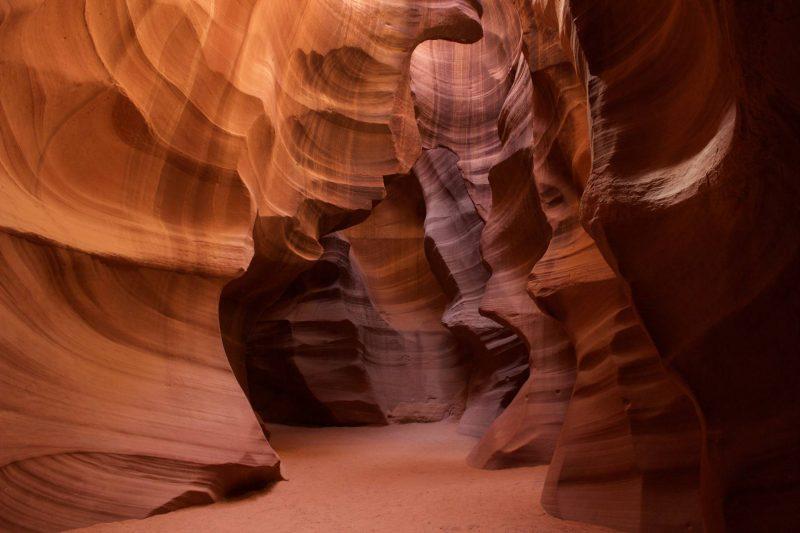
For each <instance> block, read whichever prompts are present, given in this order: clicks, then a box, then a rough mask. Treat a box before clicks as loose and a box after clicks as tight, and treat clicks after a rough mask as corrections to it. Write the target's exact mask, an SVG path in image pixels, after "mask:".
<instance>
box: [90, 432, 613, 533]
mask: <svg viewBox="0 0 800 533" xmlns="http://www.w3.org/2000/svg"><path fill="white" fill-rule="evenodd" d="M270 430H271V431H272V436H271V438H270V442H271V443H272V444H273V446H274V447H275V449H276V450H277V451H278V453H280V455H281V458H282V471H283V475H284V477H286V478H287V481H283V482H280V483H277V484H275V485H274V486H273V487H272V488H270V489H269V490H267V491H264V492H260V493H254V494H251V495H249V496H246V497H243V498H240V499H237V500H234V501H227V502H222V503H218V504H214V505H208V506H203V507H193V508H189V509H183V510H180V511H176V512H173V513H170V514H165V515H160V516H154V517H151V518H148V519H146V520H128V521H124V522H117V523H112V524H102V525H98V526H94V527H91V528H87V529H84V530H82V531H93V532H103V531H107V532H128V531H130V532H133V531H136V532H139V531H142V532H144V531H146V532H183V531H187V532H188V531H191V532H193V533H197V532H206V531H208V532H211V531H214V532H219V531H236V532H250V531H252V532H255V531H259V532H264V531H266V532H317V531H319V532H323V531H324V532H340V531H341V532H344V531H347V532H351V531H352V532H367V531H380V532H384V531H385V532H392V533H396V532H424V531H451V532H455V531H498V532H529V531H535V532H551V531H553V532H560V531H570V532H573V531H580V532H583V531H607V530H605V529H603V528H598V527H593V526H588V525H584V524H578V523H575V522H566V521H562V520H558V519H556V518H553V517H551V516H548V515H546V514H545V513H544V511H543V510H542V508H541V506H540V505H539V495H540V493H541V490H542V484H543V483H544V477H545V474H546V471H547V469H546V467H544V466H541V467H533V468H514V469H509V470H497V471H488V470H479V469H475V468H471V467H469V466H467V464H466V463H465V461H464V459H465V457H466V456H467V453H468V452H469V450H470V449H471V447H472V446H473V444H474V443H475V440H474V439H473V438H470V437H466V436H464V435H459V434H458V433H456V425H455V424H453V423H448V422H442V423H437V424H406V425H392V426H384V427H359V428H339V427H336V428H296V427H287V426H272V427H271V428H270Z"/></svg>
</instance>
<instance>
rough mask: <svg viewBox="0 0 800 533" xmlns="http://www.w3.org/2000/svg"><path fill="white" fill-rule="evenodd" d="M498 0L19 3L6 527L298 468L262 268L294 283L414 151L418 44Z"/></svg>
mask: <svg viewBox="0 0 800 533" xmlns="http://www.w3.org/2000/svg"><path fill="white" fill-rule="evenodd" d="M479 16H480V6H479V4H478V3H477V2H474V1H472V0H463V1H459V0H448V1H442V2H424V3H422V5H419V6H415V5H400V4H398V3H397V2H393V1H389V0H386V1H377V2H370V3H369V5H366V4H364V5H362V4H360V3H358V4H356V3H352V2H345V1H331V0H314V1H307V2H303V5H300V4H299V3H298V4H295V3H287V2H244V3H242V2H234V1H218V2H213V5H212V4H209V3H205V2H185V3H175V2H167V1H158V0H151V1H144V2H138V1H137V2H134V1H126V0H83V1H75V2H60V1H55V0H45V1H21V2H3V3H2V4H0V50H2V52H1V53H0V56H2V62H0V77H2V80H3V82H2V84H1V87H0V118H1V119H2V120H0V131H2V144H0V187H2V191H3V203H2V209H0V228H1V231H0V249H2V255H1V256H0V258H1V259H0V265H1V266H0V273H1V274H0V276H1V277H0V284H2V291H0V309H2V311H0V313H1V314H2V322H3V327H2V328H0V376H1V377H0V417H1V418H0V429H1V430H2V437H1V438H0V478H1V479H2V485H3V490H2V492H0V528H2V529H18V528H22V529H34V530H57V529H65V528H69V527H78V526H82V525H87V524H91V523H94V522H99V521H109V520H118V519H124V518H140V517H145V516H148V515H150V514H154V513H160V512H166V511H169V510H172V509H175V508H179V507H181V506H186V505H192V504H198V503H206V502H210V501H214V500H217V499H219V498H222V497H224V496H225V495H228V494H231V493H235V492H238V491H243V490H248V489H251V488H255V487H260V486H264V485H265V484H267V483H269V482H272V481H275V480H277V479H279V478H280V475H279V472H278V458H277V456H276V455H275V453H274V452H273V451H272V450H271V448H270V447H269V444H268V443H267V441H266V439H265V438H264V434H263V432H262V430H261V428H260V427H259V423H258V418H257V416H256V415H255V414H254V413H253V410H252V409H251V407H250V405H249V404H248V401H247V398H246V395H245V393H244V392H243V389H242V387H246V385H247V384H246V376H245V372H244V361H243V358H242V357H241V353H240V351H237V348H238V347H239V344H237V343H239V340H240V339H239V337H238V336H237V335H238V333H239V332H240V331H242V327H241V322H242V321H243V320H242V319H241V313H237V312H236V311H237V310H238V309H240V307H243V306H244V303H245V301H246V300H247V297H249V296H250V294H249V293H247V292H246V291H244V292H243V289H242V287H244V288H247V287H248V282H250V280H251V279H252V278H253V277H256V278H257V279H258V275H259V274H264V273H267V276H268V282H267V283H262V284H261V285H262V287H263V292H266V293H274V292H275V291H278V290H280V291H283V289H284V288H285V287H286V286H287V285H288V284H289V283H291V281H292V280H293V279H294V278H295V277H296V275H297V273H299V272H300V271H302V269H303V268H301V267H306V266H307V265H309V264H311V263H313V262H314V261H316V260H317V259H318V258H319V257H320V256H321V254H322V251H323V248H322V245H320V244H319V242H318V241H317V238H318V237H319V236H321V235H323V234H326V233H328V232H330V231H331V230H332V229H336V228H337V227H340V226H341V227H343V226H345V225H348V224H351V223H353V222H354V221H356V220H357V219H359V217H360V218H361V219H363V218H364V217H365V216H366V214H367V213H368V212H369V211H370V210H371V209H372V207H373V205H372V202H373V201H376V200H379V199H381V198H382V196H383V195H384V187H383V176H384V175H387V174H393V173H398V172H408V171H409V170H410V168H411V166H412V165H413V164H414V162H415V161H416V159H417V157H418V155H419V152H420V149H421V146H420V140H419V134H418V130H417V127H416V123H415V119H414V113H413V103H412V100H411V93H410V89H409V82H408V76H409V62H410V56H411V52H412V50H413V49H414V47H415V46H416V45H417V44H418V43H420V42H422V41H424V40H426V39H436V38H445V39H446V38H451V39H457V40H462V41H475V40H477V39H478V38H480V36H481V27H480V23H479ZM335 21H346V23H338V24H337V23H335ZM331 28H338V29H333V30H332V29H331ZM248 267H249V268H248ZM245 271H247V272H248V276H249V278H248V277H247V276H245V277H244V278H242V280H241V281H240V283H239V284H235V285H233V286H231V285H230V282H231V281H232V280H234V279H236V278H237V277H239V276H241V275H242V274H243V273H244V272H245ZM223 290H224V292H225V297H224V298H222V302H220V295H221V293H223ZM237 291H238V292H237ZM242 294H244V296H242ZM226 306H227V307H226ZM221 307H222V308H223V309H226V308H233V311H232V312H230V313H227V314H224V313H223V315H222V318H223V319H222V320H220V314H219V310H220V308H221ZM221 334H224V338H223V335H221ZM223 342H224V343H225V344H226V345H227V348H228V353H227V356H226V352H225V351H224V350H223ZM237 379H238V383H237Z"/></svg>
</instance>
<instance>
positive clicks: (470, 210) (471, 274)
mask: <svg viewBox="0 0 800 533" xmlns="http://www.w3.org/2000/svg"><path fill="white" fill-rule="evenodd" d="M457 162H458V156H456V155H455V154H454V153H453V152H451V151H450V150H446V149H443V148H438V149H435V150H425V151H424V152H423V154H422V156H421V157H420V158H419V160H418V161H417V164H416V165H414V175H415V176H416V177H417V179H418V180H419V183H420V185H421V187H422V191H423V195H424V196H425V208H426V214H425V239H426V248H427V256H428V260H429V262H430V264H431V267H432V270H433V273H434V275H435V276H436V277H437V279H438V281H439V282H440V284H441V285H442V288H443V289H444V292H445V294H446V295H447V296H448V297H449V298H450V302H449V303H448V305H447V309H446V310H445V312H444V314H443V316H442V323H443V324H444V325H445V326H446V327H447V328H448V329H449V330H450V331H451V332H452V333H453V335H455V337H456V338H457V339H459V340H460V342H461V345H462V347H464V348H466V349H468V350H469V352H470V354H471V358H472V361H471V362H472V368H471V373H470V377H469V382H470V383H469V390H468V391H467V403H466V409H465V412H464V413H463V415H462V416H461V420H460V422H459V424H460V429H461V431H462V432H464V433H467V434H472V435H476V436H481V435H482V434H483V433H484V432H485V431H486V429H487V428H488V427H489V425H490V424H491V423H492V421H493V420H494V419H495V418H497V415H499V414H500V413H501V412H502V411H503V408H505V407H506V406H507V405H508V404H509V403H510V402H511V400H512V398H513V397H514V395H515V394H516V393H517V391H518V390H519V388H520V385H521V384H522V382H524V381H525V380H526V378H527V377H528V373H529V372H528V355H527V352H528V350H527V349H526V347H525V344H524V343H523V342H522V340H521V339H520V338H519V336H517V335H516V334H515V333H513V332H511V331H510V330H509V329H508V328H506V327H503V326H501V325H500V324H498V323H497V322H495V321H494V320H491V319H489V318H487V317H484V316H482V315H481V314H480V310H479V306H480V302H481V298H482V296H483V293H484V290H485V289H486V282H487V281H488V279H489V272H488V270H487V269H486V267H485V266H484V264H483V260H482V258H481V254H480V250H479V247H480V236H481V233H482V231H483V228H484V223H483V220H481V218H480V216H478V212H477V209H476V207H475V204H473V202H472V199H471V198H470V196H469V195H468V193H467V188H466V186H465V183H464V178H463V176H462V175H461V172H460V171H459V169H458V166H457Z"/></svg>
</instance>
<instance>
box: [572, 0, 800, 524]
mask: <svg viewBox="0 0 800 533" xmlns="http://www.w3.org/2000/svg"><path fill="white" fill-rule="evenodd" d="M573 4H574V5H573V14H574V15H575V20H576V21H577V25H576V28H577V34H578V37H579V39H580V42H581V46H582V48H583V50H584V53H585V56H586V60H587V65H588V69H589V71H590V72H591V73H592V78H591V79H590V83H589V87H590V102H591V116H592V139H591V145H592V153H593V154H594V161H593V173H592V175H591V177H590V180H589V183H588V187H587V191H586V194H585V202H584V205H583V207H582V220H583V222H584V224H585V225H586V226H587V227H588V228H589V231H590V232H591V233H592V235H593V236H594V237H595V239H596V240H597V242H598V243H599V246H600V249H601V250H602V251H603V253H604V254H605V255H606V256H607V257H608V258H609V260H610V261H611V263H612V264H613V265H614V266H615V268H616V269H617V271H618V272H620V274H621V275H622V276H623V277H624V278H625V280H626V281H627V283H628V284H629V286H630V293H631V295H632V299H633V302H634V303H635V304H636V307H637V309H638V311H639V313H640V315H641V317H642V320H643V322H644V324H645V325H646V326H647V328H648V331H649V333H650V335H651V337H652V339H653V342H654V343H655V345H656V346H657V347H658V348H659V350H660V352H661V355H662V357H663V358H664V361H666V362H667V363H668V364H669V366H670V368H671V369H673V370H674V371H675V372H676V373H677V374H678V375H679V376H680V378H681V379H682V380H683V381H684V382H685V383H686V385H687V386H688V388H689V389H690V390H691V391H692V393H693V395H694V398H695V399H696V402H697V409H698V413H699V416H700V417H702V420H703V424H704V427H703V430H704V431H703V452H704V454H703V468H702V470H701V475H702V478H701V482H700V501H701V502H702V504H703V507H704V518H705V521H706V527H707V528H709V529H718V528H721V527H723V524H724V525H725V526H726V527H728V528H729V529H731V530H742V531H748V530H790V529H795V528H797V527H798V515H797V512H796V502H797V501H798V494H799V493H798V487H800V464H798V461H797V458H796V450H797V447H798V444H799V443H800V431H798V430H797V428H798V427H800V425H798V421H800V418H798V417H800V409H798V405H800V402H798V399H800V398H799V397H798V389H797V387H796V386H795V382H796V377H797V376H798V375H799V373H798V370H800V367H798V362H797V359H796V358H794V357H791V356H790V354H792V353H795V352H796V346H797V343H798V340H800V330H799V329H798V326H797V325H798V323H800V321H798V316H800V314H799V313H798V302H800V293H798V291H797V279H798V273H800V254H799V253H798V250H800V233H798V231H797V228H798V227H800V224H798V222H800V208H799V207H798V205H800V204H798V199H799V197H800V194H799V193H800V190H799V189H798V187H797V181H796V177H795V176H796V174H797V169H798V168H800V159H799V157H800V156H798V154H799V153H800V152H799V151H798V149H797V143H798V141H797V135H796V132H797V129H798V124H800V97H798V91H797V88H796V87H797V85H796V82H797V72H798V66H800V56H799V55H798V54H797V47H796V46H794V43H795V41H796V34H797V30H798V20H800V19H798V14H800V12H799V11H798V7H797V6H796V5H791V3H785V2H784V3H782V2H764V3H761V2H756V3H753V2H737V1H725V2H684V1H673V2H664V3H663V6H662V7H661V9H659V10H649V9H645V8H644V7H643V6H642V5H641V4H639V3H635V2H613V3H612V2H599V3H597V2H596V3H589V2H573ZM590 4H591V5H590ZM612 20H613V21H618V22H616V24H617V25H616V26H615V27H616V28H619V27H627V26H628V25H629V24H630V28H631V29H630V30H629V31H627V32H622V33H623V34H627V35H630V36H632V38H627V37H622V35H619V34H615V35H613V36H612V34H611V33H610V32H609V28H610V26H609V25H608V24H607V22H608V21H612ZM633 21H635V28H636V29H633V26H634V22H633ZM633 36H635V37H633ZM656 36H657V37H656ZM686 43H692V46H691V47H688V46H686ZM654 73H658V75H657V76H656V75H654ZM633 110H636V111H635V113H633V112H632V111H633Z"/></svg>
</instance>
